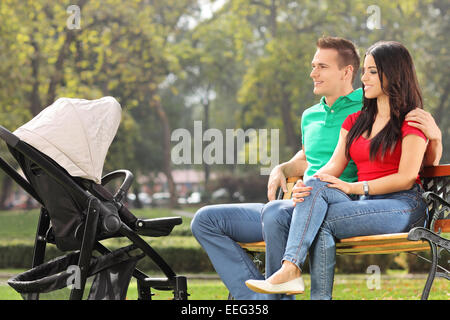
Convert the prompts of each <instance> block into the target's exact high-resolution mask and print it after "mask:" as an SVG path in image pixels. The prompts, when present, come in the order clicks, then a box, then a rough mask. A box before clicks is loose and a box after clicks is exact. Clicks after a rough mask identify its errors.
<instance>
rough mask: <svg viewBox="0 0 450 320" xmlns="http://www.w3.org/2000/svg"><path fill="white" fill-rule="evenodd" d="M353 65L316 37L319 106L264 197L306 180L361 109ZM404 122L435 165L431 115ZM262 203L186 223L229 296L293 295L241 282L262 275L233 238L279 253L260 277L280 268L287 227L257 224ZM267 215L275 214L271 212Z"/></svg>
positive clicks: (351, 172)
mask: <svg viewBox="0 0 450 320" xmlns="http://www.w3.org/2000/svg"><path fill="white" fill-rule="evenodd" d="M359 64H360V58H359V55H358V53H357V50H356V48H355V46H354V45H353V43H352V42H350V41H348V40H345V39H342V38H333V37H324V38H321V39H319V40H318V41H317V51H316V53H315V55H314V58H313V61H312V71H311V74H310V76H311V78H312V79H313V81H314V93H315V94H316V95H321V96H322V98H321V100H320V103H319V104H317V105H315V106H313V107H311V108H309V109H307V110H306V111H305V112H304V113H303V115H302V150H300V151H299V152H298V153H297V154H296V155H295V156H294V157H293V158H292V159H291V160H290V161H288V162H285V163H282V164H280V165H278V166H276V167H275V168H274V169H273V170H272V172H271V174H270V177H269V181H268V194H267V195H268V199H269V200H270V201H271V200H274V199H275V193H276V189H277V188H278V187H279V186H281V187H282V188H283V189H284V190H285V191H286V177H290V176H304V179H308V178H309V177H311V176H312V175H313V174H314V173H315V172H316V171H317V170H318V169H320V168H321V167H322V166H323V165H325V164H326V163H327V162H328V160H329V159H330V157H331V155H332V154H333V151H334V149H335V147H336V144H337V141H338V138H339V131H340V128H341V125H342V123H343V121H344V120H345V118H346V117H347V116H348V115H350V114H352V113H354V112H357V111H359V110H360V109H361V107H362V99H363V97H362V89H357V90H353V85H352V83H353V80H354V79H355V77H356V74H357V71H358V68H359ZM407 120H410V121H416V122H418V126H421V127H420V129H423V132H424V134H425V135H426V136H427V137H428V139H430V143H429V148H428V150H427V155H426V159H425V160H426V161H427V163H428V164H433V163H434V164H436V163H438V162H439V160H440V157H441V154H442V144H441V133H440V130H439V128H437V126H436V124H435V123H434V120H433V119H432V117H431V116H430V115H429V114H428V113H426V112H425V111H423V110H418V109H416V110H415V111H413V112H411V114H409V115H408V117H407ZM340 178H341V179H342V180H345V181H355V180H356V179H357V178H356V167H355V166H354V164H353V163H352V162H351V163H350V164H349V165H348V167H347V168H346V170H345V171H344V173H343V174H342V176H341V177H340ZM296 188H297V189H296V190H297V192H296V194H297V196H298V197H300V198H301V197H303V196H307V195H308V188H306V187H305V186H304V185H303V183H302V182H299V183H297V185H296ZM263 207H264V204H261V203H248V204H225V205H214V206H206V207H204V208H201V209H200V210H199V211H198V212H197V213H196V215H195V217H194V219H193V221H192V224H191V229H192V233H193V234H194V236H195V237H196V239H197V240H198V241H199V243H200V244H201V245H202V246H203V248H204V249H205V251H206V252H207V253H208V256H209V258H210V260H211V262H212V264H213V266H214V268H215V270H216V271H217V273H218V274H219V276H220V277H221V279H222V281H223V282H224V283H225V285H226V286H227V288H228V290H229V291H230V293H231V294H232V295H233V297H234V298H235V299H266V298H269V299H270V298H272V299H280V298H281V299H282V298H286V299H291V298H293V297H287V296H284V295H264V294H260V293H255V292H253V291H251V290H250V289H248V288H247V287H246V286H245V281H246V280H248V279H261V280H262V279H264V276H263V275H262V274H261V273H260V272H259V271H258V269H257V267H256V266H255V264H254V263H253V262H252V260H251V259H250V258H249V256H248V255H247V254H246V253H245V251H244V250H242V249H241V247H240V246H239V245H238V244H237V243H236V242H256V241H263V240H265V241H266V245H267V250H269V249H270V250H271V252H278V251H279V252H280V256H279V257H278V256H276V255H270V256H269V255H267V256H266V276H267V277H269V276H270V275H271V274H272V273H273V272H275V271H276V270H278V269H279V268H280V265H281V257H282V255H283V252H284V245H285V243H286V239H287V235H288V232H289V230H288V229H287V230H280V229H278V228H277V223H276V221H272V222H270V223H264V224H262V217H261V215H262V214H264V213H262V209H263ZM284 209H285V208H283V207H280V208H279V210H284ZM272 217H273V219H276V218H277V216H276V215H273V216H272ZM278 226H279V225H278ZM313 290H314V285H313V284H312V287H311V291H312V297H313V296H315V294H314V295H313Z"/></svg>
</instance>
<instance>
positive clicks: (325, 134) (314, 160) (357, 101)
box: [301, 88, 363, 182]
mask: <svg viewBox="0 0 450 320" xmlns="http://www.w3.org/2000/svg"><path fill="white" fill-rule="evenodd" d="M362 101H363V91H362V89H361V88H359V89H356V90H354V91H353V92H351V93H350V94H348V95H346V96H341V97H339V98H338V99H337V100H336V102H335V103H334V104H333V106H332V107H331V108H330V107H329V106H328V105H327V104H326V102H325V97H322V98H321V99H320V102H319V103H318V104H316V105H314V106H312V107H310V108H308V109H306V110H305V111H304V112H303V115H302V121H301V126H302V127H301V131H302V145H303V147H304V150H305V155H306V160H307V161H308V168H307V170H306V172H305V174H304V180H307V179H308V178H310V177H311V176H313V175H314V174H315V173H316V172H317V170H319V169H320V168H322V167H323V166H324V165H325V164H327V162H328V160H330V158H331V156H332V155H333V152H334V149H335V148H336V145H337V143H338V140H339V132H340V130H341V126H342V123H343V122H344V120H345V119H346V118H347V116H348V115H350V114H352V113H355V112H358V111H359V110H361V108H362ZM305 141H306V143H305ZM340 179H342V180H344V181H347V182H353V181H357V175H356V165H355V163H354V162H353V161H352V160H350V162H349V164H348V166H347V168H346V169H345V170H344V172H343V173H342V175H341V177H340Z"/></svg>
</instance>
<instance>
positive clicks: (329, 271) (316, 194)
mask: <svg viewBox="0 0 450 320" xmlns="http://www.w3.org/2000/svg"><path fill="white" fill-rule="evenodd" d="M327 184H329V183H328V182H322V181H320V180H318V179H315V178H314V179H310V180H308V181H307V182H306V185H307V186H311V187H312V188H313V189H312V190H311V192H310V195H309V196H307V197H305V198H304V201H303V202H301V203H297V204H296V206H295V207H294V206H293V202H292V200H277V201H272V202H269V203H268V204H267V205H265V207H264V209H263V215H262V220H263V226H264V227H263V229H264V237H265V238H266V243H267V247H266V255H267V256H269V257H268V258H266V263H272V265H266V270H267V271H268V273H270V274H272V273H273V272H275V271H276V270H278V269H279V268H280V267H281V263H282V261H283V260H288V261H291V262H292V263H294V264H296V265H297V266H298V267H299V268H301V267H302V265H303V263H304V262H305V259H306V256H307V254H308V253H309V258H310V261H309V262H310V273H311V299H331V296H332V291H333V279H334V268H335V263H336V246H335V242H336V240H335V239H343V238H349V237H355V236H362V235H374V234H387V233H399V232H407V231H408V230H409V229H411V228H412V227H414V226H418V225H421V226H423V225H424V222H425V216H426V204H425V202H424V201H423V200H422V197H421V191H422V190H421V187H420V186H419V185H414V187H413V188H412V189H411V190H407V191H400V192H395V193H390V194H385V195H377V196H367V197H365V196H361V197H358V198H356V197H355V198H353V199H352V198H350V197H349V196H348V195H347V194H345V193H344V192H342V191H340V190H338V189H333V188H328V187H327ZM287 232H288V233H287ZM269 233H270V234H272V237H271V241H272V243H270V242H269V241H268V240H267V237H268V236H269ZM276 235H278V236H276ZM269 271H270V272H269Z"/></svg>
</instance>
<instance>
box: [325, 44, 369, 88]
mask: <svg viewBox="0 0 450 320" xmlns="http://www.w3.org/2000/svg"><path fill="white" fill-rule="evenodd" d="M316 45H317V47H318V48H320V49H335V50H336V51H337V52H338V66H339V68H343V67H345V66H348V65H352V66H353V76H352V83H353V81H354V80H355V78H356V74H357V73H358V69H359V65H360V63H361V61H360V57H359V53H358V50H357V49H356V46H355V44H354V43H353V42H351V41H350V40H347V39H344V38H340V37H322V38H319V39H318V40H317V43H316Z"/></svg>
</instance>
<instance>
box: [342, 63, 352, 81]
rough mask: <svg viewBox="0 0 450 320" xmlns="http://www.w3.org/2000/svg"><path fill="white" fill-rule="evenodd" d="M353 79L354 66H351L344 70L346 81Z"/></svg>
mask: <svg viewBox="0 0 450 320" xmlns="http://www.w3.org/2000/svg"><path fill="white" fill-rule="evenodd" d="M352 77H353V66H352V65H351V64H349V65H348V66H346V67H345V68H344V79H351V78H352Z"/></svg>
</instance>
